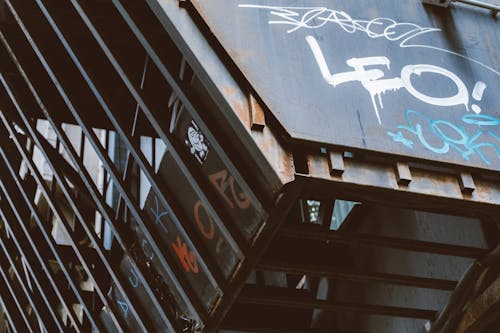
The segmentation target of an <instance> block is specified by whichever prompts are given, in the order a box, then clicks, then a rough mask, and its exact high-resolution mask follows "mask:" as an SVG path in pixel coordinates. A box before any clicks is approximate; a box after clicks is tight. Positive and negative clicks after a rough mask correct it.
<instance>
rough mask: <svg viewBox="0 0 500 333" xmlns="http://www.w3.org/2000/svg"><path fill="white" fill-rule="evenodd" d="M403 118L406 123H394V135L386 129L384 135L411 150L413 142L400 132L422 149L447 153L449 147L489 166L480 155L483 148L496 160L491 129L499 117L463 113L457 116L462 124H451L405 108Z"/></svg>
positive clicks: (498, 151)
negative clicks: (396, 126)
mask: <svg viewBox="0 0 500 333" xmlns="http://www.w3.org/2000/svg"><path fill="white" fill-rule="evenodd" d="M405 118H406V124H405V125H400V126H398V129H399V130H400V131H398V132H397V133H396V134H395V133H392V132H387V135H389V136H390V137H392V139H393V141H395V142H399V143H402V144H403V145H405V146H406V147H408V148H409V149H413V147H414V144H415V142H414V141H412V140H411V139H408V138H406V137H405V136H404V134H403V132H402V131H404V132H405V133H406V134H412V135H413V136H415V137H416V138H415V139H418V141H419V142H420V143H421V144H422V145H423V146H424V147H425V148H426V149H428V150H430V151H432V152H434V153H436V154H447V153H449V152H450V150H452V149H453V150H455V151H456V152H458V153H459V154H460V155H461V156H462V158H463V159H464V160H467V161H468V160H470V158H471V157H472V156H478V157H479V158H481V159H482V160H483V161H484V163H486V164H487V165H490V164H491V161H490V159H489V158H487V157H486V155H485V154H484V150H485V149H489V150H493V151H494V152H495V153H496V157H497V158H498V159H500V148H499V146H498V143H500V137H499V136H498V135H497V134H495V133H494V132H493V128H495V127H496V126H499V125H500V118H495V117H493V116H489V115H484V114H481V115H480V114H466V115H464V116H463V117H462V118H461V120H462V124H460V125H455V124H453V123H452V122H450V121H447V120H440V119H438V120H433V119H431V118H430V117H428V116H426V115H424V114H422V113H421V112H418V111H413V110H407V111H406V113H405ZM466 125H467V127H468V129H466Z"/></svg>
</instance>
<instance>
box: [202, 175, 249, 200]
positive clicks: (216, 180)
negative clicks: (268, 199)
mask: <svg viewBox="0 0 500 333" xmlns="http://www.w3.org/2000/svg"><path fill="white" fill-rule="evenodd" d="M208 178H209V179H210V182H211V183H212V185H213V186H214V187H215V189H216V190H217V192H219V194H220V195H221V197H222V198H223V199H224V201H225V202H226V204H227V206H228V207H229V208H234V207H235V204H236V206H238V207H239V208H240V209H247V208H248V207H250V203H251V202H250V198H249V197H248V195H247V194H246V193H245V192H239V193H237V191H236V188H235V184H234V177H233V176H232V175H229V177H228V172H227V171H226V170H222V171H219V172H216V173H214V174H211V175H209V176H208ZM228 190H230V193H231V198H230V197H229V196H228V195H227V194H226V193H227V191H228ZM231 199H232V200H231Z"/></svg>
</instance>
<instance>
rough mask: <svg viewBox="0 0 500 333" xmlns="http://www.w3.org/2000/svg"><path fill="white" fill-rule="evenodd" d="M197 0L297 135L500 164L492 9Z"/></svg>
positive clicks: (392, 1)
mask: <svg viewBox="0 0 500 333" xmlns="http://www.w3.org/2000/svg"><path fill="white" fill-rule="evenodd" d="M193 3H194V5H195V7H196V8H197V9H198V10H199V12H200V14H201V15H202V17H203V18H204V19H205V21H206V22H207V23H208V25H209V26H210V29H211V31H212V32H213V33H214V34H215V35H216V36H217V38H218V39H219V41H220V42H221V43H222V45H223V46H224V48H225V49H226V51H227V52H228V53H229V54H230V56H231V57H232V59H233V60H234V61H235V63H236V64H237V65H238V67H239V68H240V70H241V71H242V72H243V74H244V75H245V76H246V78H247V79H248V80H249V82H250V83H251V84H252V85H253V87H254V89H255V90H256V91H257V93H258V94H259V95H260V97H261V98H262V100H263V101H264V102H265V103H266V105H267V106H268V107H269V109H270V110H271V112H272V113H273V115H274V116H275V117H276V118H277V119H278V120H279V122H280V123H281V124H282V125H283V126H284V128H285V129H286V130H287V131H288V133H289V134H290V135H291V137H292V140H297V141H304V140H305V141H310V142H318V143H321V144H324V145H332V146H338V147H343V148H347V149H354V150H356V149H362V150H370V151H376V152H382V153H389V154H393V155H402V156H407V157H411V158H417V159H425V160H432V161H438V162H445V163H453V164H460V165H466V166H470V167H477V168H486V169H491V170H496V171H498V170H500V107H499V106H498V105H499V103H498V102H499V98H498V96H499V95H498V92H499V91H500V54H499V52H498V45H500V34H499V30H500V29H499V25H500V23H499V20H498V18H494V17H492V16H491V15H490V13H489V12H488V11H486V10H484V9H479V8H474V7H471V6H466V5H461V4H454V5H452V6H451V7H450V8H448V9H442V8H436V7H433V6H430V7H424V5H422V3H421V2H420V1H417V0H414V1H398V0H384V1H367V0H364V1H349V0H334V1H325V0H308V1H305V0H300V1H291V0H280V1H257V0H238V1H231V2H229V3H228V2H227V1H224V0H213V1H193Z"/></svg>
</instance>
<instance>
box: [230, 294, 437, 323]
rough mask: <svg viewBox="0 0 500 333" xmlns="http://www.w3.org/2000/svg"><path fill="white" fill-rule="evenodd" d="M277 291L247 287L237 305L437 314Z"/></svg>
mask: <svg viewBox="0 0 500 333" xmlns="http://www.w3.org/2000/svg"><path fill="white" fill-rule="evenodd" d="M277 289H284V288H252V287H247V288H245V289H244V290H243V292H242V293H241V294H240V297H239V298H238V301H237V302H238V303H239V304H254V305H268V306H277V307H285V308H296V309H321V310H328V311H333V312H340V311H344V312H345V311H347V312H357V313H368V314H376V315H382V316H393V317H404V318H418V319H432V318H434V317H435V316H436V313H437V311H433V310H426V309H414V308H403V307H395V306H386V305H372V304H362V303H353V302H338V301H335V302H333V301H324V300H317V299H314V298H312V297H310V296H308V295H304V294H303V293H295V292H294V293H288V294H287V295H285V294H284V293H282V292H281V290H277ZM277 291H278V292H277ZM294 291H295V290H294Z"/></svg>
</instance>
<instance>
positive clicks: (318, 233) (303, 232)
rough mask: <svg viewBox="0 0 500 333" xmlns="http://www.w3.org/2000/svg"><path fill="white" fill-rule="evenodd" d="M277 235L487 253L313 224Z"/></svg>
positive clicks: (452, 253) (460, 253)
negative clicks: (323, 227)
mask: <svg viewBox="0 0 500 333" xmlns="http://www.w3.org/2000/svg"><path fill="white" fill-rule="evenodd" d="M279 237H283V238H299V239H309V240H323V241H331V242H336V243H341V244H348V245H351V244H355V245H359V244H363V245H371V246H380V247H388V248H393V249H401V250H408V251H415V252H424V253H434V254H442V255H449V256H457V257H466V258H482V257H483V256H485V255H486V254H488V250H487V249H481V248H475V247H468V246H461V245H450V244H443V243H435V242H426V241H420V240H414V239H403V238H393V237H385V236H377V235H370V234H361V233H354V232H337V231H333V230H330V231H326V230H324V229H322V228H318V227H317V226H314V225H301V226H295V227H289V226H286V227H284V228H282V229H281V230H280V233H279Z"/></svg>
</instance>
